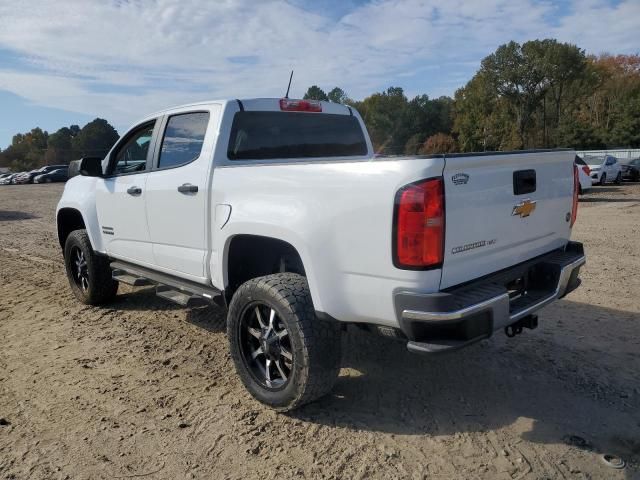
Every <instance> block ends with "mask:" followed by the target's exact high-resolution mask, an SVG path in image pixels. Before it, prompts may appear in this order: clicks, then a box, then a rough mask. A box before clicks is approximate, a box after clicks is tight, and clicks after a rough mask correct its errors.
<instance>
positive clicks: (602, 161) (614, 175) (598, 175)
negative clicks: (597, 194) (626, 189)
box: [584, 155, 622, 185]
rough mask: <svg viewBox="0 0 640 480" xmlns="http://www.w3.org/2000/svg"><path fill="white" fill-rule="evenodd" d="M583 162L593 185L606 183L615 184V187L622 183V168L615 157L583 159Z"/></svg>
mask: <svg viewBox="0 0 640 480" xmlns="http://www.w3.org/2000/svg"><path fill="white" fill-rule="evenodd" d="M584 161H585V163H586V164H587V165H588V166H589V169H590V170H591V181H592V182H593V183H597V184H598V185H604V184H605V183H607V182H609V183H610V182H615V183H616V184H617V185H620V184H621V183H622V167H621V166H620V162H618V159H617V158H616V157H614V156H612V155H605V156H604V157H584Z"/></svg>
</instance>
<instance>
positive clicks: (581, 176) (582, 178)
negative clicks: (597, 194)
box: [575, 155, 593, 195]
mask: <svg viewBox="0 0 640 480" xmlns="http://www.w3.org/2000/svg"><path fill="white" fill-rule="evenodd" d="M575 164H576V167H577V169H578V182H579V185H580V188H579V189H578V193H579V194H580V195H582V194H583V193H585V192H587V191H588V190H591V187H592V186H593V182H592V181H591V169H590V168H589V165H587V164H586V163H585V161H584V160H582V159H581V158H580V157H579V156H577V155H576V158H575Z"/></svg>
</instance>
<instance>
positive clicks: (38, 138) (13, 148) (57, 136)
mask: <svg viewBox="0 0 640 480" xmlns="http://www.w3.org/2000/svg"><path fill="white" fill-rule="evenodd" d="M116 140H118V132H117V131H116V129H115V128H113V127H112V126H111V125H110V124H109V122H107V121H106V120H104V119H102V118H96V119H95V120H93V121H91V122H89V123H87V124H86V125H85V126H84V127H82V128H80V127H79V126H78V125H71V126H69V127H62V128H60V129H59V130H57V131H56V132H54V133H52V134H49V133H48V132H47V131H46V130H42V129H41V128H39V127H36V128H33V129H32V130H31V131H30V132H26V133H19V134H17V135H14V136H13V139H12V141H11V145H9V147H7V148H6V149H5V150H2V151H0V167H10V168H11V170H13V171H14V172H17V171H21V170H31V169H34V168H37V167H40V166H42V165H63V164H65V165H66V164H68V163H69V162H70V161H71V160H74V159H78V158H82V157H84V156H104V155H106V154H107V152H108V151H109V149H110V148H111V147H112V145H113V144H114V143H115V142H116Z"/></svg>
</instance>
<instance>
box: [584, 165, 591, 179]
mask: <svg viewBox="0 0 640 480" xmlns="http://www.w3.org/2000/svg"><path fill="white" fill-rule="evenodd" d="M582 171H583V172H584V173H586V174H587V176H589V177H590V176H591V169H590V168H589V167H587V166H586V165H585V166H583V167H582Z"/></svg>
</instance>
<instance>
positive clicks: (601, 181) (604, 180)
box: [599, 173, 607, 185]
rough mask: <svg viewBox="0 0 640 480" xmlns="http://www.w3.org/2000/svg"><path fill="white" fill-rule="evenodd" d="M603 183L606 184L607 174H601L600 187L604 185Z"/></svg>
mask: <svg viewBox="0 0 640 480" xmlns="http://www.w3.org/2000/svg"><path fill="white" fill-rule="evenodd" d="M605 183H607V174H606V173H603V174H602V176H601V177H600V183H599V184H600V185H604V184H605Z"/></svg>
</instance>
